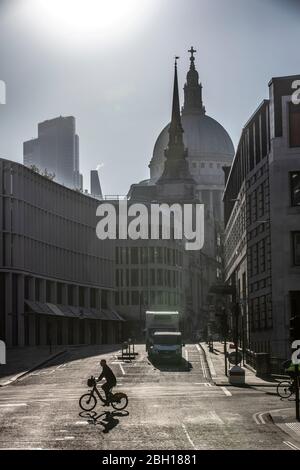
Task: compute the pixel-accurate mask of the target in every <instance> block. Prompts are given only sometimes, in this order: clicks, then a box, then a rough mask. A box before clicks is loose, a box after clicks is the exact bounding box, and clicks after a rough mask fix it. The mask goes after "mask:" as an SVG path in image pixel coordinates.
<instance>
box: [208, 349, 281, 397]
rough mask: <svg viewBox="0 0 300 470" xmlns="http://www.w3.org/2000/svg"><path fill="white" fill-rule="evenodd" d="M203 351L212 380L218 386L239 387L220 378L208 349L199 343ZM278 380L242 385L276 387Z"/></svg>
mask: <svg viewBox="0 0 300 470" xmlns="http://www.w3.org/2000/svg"><path fill="white" fill-rule="evenodd" d="M199 345H200V347H201V349H202V351H203V352H204V355H205V358H206V361H207V365H208V368H209V372H210V375H211V378H212V381H213V382H214V384H215V385H216V386H218V387H224V386H226V387H227V386H229V387H231V386H232V387H238V385H233V384H231V383H230V382H229V380H227V381H226V380H224V379H223V378H218V376H217V373H216V371H215V368H214V365H213V362H212V360H211V358H210V356H209V355H208V354H207V351H206V348H205V347H204V346H203V345H202V344H201V343H199ZM277 384H278V383H277V382H274V383H256V382H245V384H244V385H241V387H242V388H243V387H244V388H247V387H270V388H273V387H276V386H277Z"/></svg>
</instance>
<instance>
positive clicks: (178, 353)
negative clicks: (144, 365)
mask: <svg viewBox="0 0 300 470" xmlns="http://www.w3.org/2000/svg"><path fill="white" fill-rule="evenodd" d="M182 346H184V344H183V343H182V335H181V332H180V331H156V332H155V333H154V334H153V336H152V345H151V346H150V348H149V357H150V358H151V359H153V360H154V361H155V360H157V361H160V360H161V361H163V360H167V361H176V362H181V360H182Z"/></svg>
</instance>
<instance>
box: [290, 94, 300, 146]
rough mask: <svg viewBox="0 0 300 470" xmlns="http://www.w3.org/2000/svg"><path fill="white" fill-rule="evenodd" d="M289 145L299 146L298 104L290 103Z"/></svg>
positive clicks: (299, 120)
mask: <svg viewBox="0 0 300 470" xmlns="http://www.w3.org/2000/svg"><path fill="white" fill-rule="evenodd" d="M289 118H290V147H300V106H299V105H297V104H293V103H290V108H289Z"/></svg>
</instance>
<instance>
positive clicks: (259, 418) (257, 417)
mask: <svg viewBox="0 0 300 470" xmlns="http://www.w3.org/2000/svg"><path fill="white" fill-rule="evenodd" d="M266 413H267V411H263V412H258V413H254V415H252V418H253V419H254V421H255V422H256V424H266V422H265V420H264V418H263V415H264V414H266Z"/></svg>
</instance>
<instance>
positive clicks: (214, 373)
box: [196, 344, 217, 377]
mask: <svg viewBox="0 0 300 470" xmlns="http://www.w3.org/2000/svg"><path fill="white" fill-rule="evenodd" d="M196 347H197V349H198V351H199V353H200V354H201V348H200V346H199V344H196ZM206 360H207V362H208V367H209V371H210V374H211V375H212V377H216V375H217V373H216V370H215V368H214V365H213V362H212V360H211V358H210V356H209V355H206Z"/></svg>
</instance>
